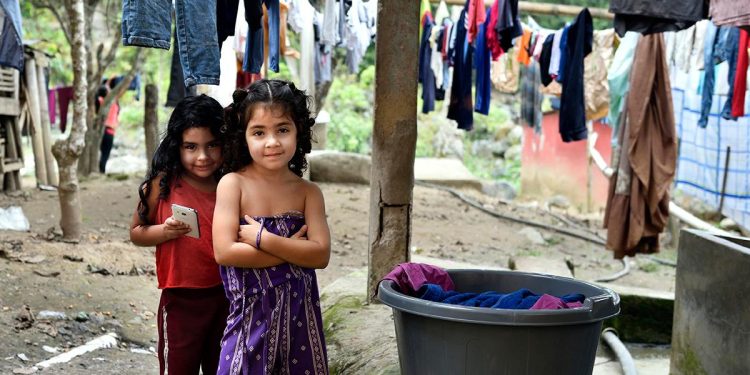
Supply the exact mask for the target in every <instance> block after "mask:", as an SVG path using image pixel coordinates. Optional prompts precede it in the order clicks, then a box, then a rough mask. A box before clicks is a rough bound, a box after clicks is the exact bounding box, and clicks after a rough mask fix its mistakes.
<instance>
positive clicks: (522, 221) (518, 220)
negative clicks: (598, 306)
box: [416, 181, 607, 246]
mask: <svg viewBox="0 0 750 375" xmlns="http://www.w3.org/2000/svg"><path fill="white" fill-rule="evenodd" d="M416 184H417V185H421V186H425V187H429V188H433V189H438V190H442V191H446V192H448V193H451V194H452V195H453V196H455V197H457V198H458V199H460V200H462V201H463V202H464V203H466V204H468V205H470V206H472V207H474V208H476V209H478V210H480V211H482V212H484V213H486V214H488V215H490V216H494V217H496V218H500V219H505V220H510V221H514V222H516V223H520V224H525V225H529V226H532V227H537V228H542V229H546V230H551V231H553V232H557V233H561V234H564V235H567V236H571V237H575V238H578V239H581V240H584V241H588V242H591V243H595V244H597V245H602V246H605V245H606V244H607V242H606V241H605V240H604V239H602V238H599V237H592V236H591V235H589V234H587V233H581V232H579V231H575V230H571V229H567V228H558V227H554V226H551V225H547V224H543V223H538V222H536V221H531V220H526V219H521V218H517V217H512V216H508V215H503V214H501V213H499V212H496V211H492V210H489V209H487V208H484V207H483V206H482V205H481V204H479V203H477V202H475V201H474V200H472V199H471V198H468V197H466V196H465V195H463V194H462V193H460V192H458V191H456V190H454V189H451V188H448V187H444V186H439V185H434V184H430V183H427V182H422V181H417V182H416Z"/></svg>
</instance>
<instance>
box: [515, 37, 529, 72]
mask: <svg viewBox="0 0 750 375" xmlns="http://www.w3.org/2000/svg"><path fill="white" fill-rule="evenodd" d="M531 34H532V32H531V29H525V30H524V31H523V34H521V40H519V42H518V46H516V51H517V54H516V59H518V62H520V63H521V65H529V62H530V61H531V60H530V59H531V56H530V55H529V43H531Z"/></svg>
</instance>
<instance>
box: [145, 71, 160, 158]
mask: <svg viewBox="0 0 750 375" xmlns="http://www.w3.org/2000/svg"><path fill="white" fill-rule="evenodd" d="M144 96H145V97H146V100H145V102H146V103H145V106H146V109H145V115H144V116H143V131H144V133H145V136H146V169H148V168H151V158H153V157H154V152H156V146H157V145H158V144H159V130H158V126H159V111H158V108H157V107H158V105H159V88H158V87H157V86H156V85H155V84H153V83H149V84H147V85H146V90H145V95H144Z"/></svg>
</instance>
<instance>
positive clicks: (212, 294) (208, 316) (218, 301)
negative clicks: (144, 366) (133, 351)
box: [157, 285, 229, 375]
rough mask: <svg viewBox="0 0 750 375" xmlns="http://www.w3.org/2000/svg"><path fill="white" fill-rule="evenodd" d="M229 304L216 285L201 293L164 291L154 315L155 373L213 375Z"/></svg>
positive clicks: (193, 291)
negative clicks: (156, 316) (155, 315)
mask: <svg viewBox="0 0 750 375" xmlns="http://www.w3.org/2000/svg"><path fill="white" fill-rule="evenodd" d="M228 313H229V301H227V297H226V295H225V294H224V288H223V287H222V286H221V285H219V286H216V287H213V288H205V289H185V288H168V289H163V290H162V292H161V300H160V301H159V312H158V320H157V322H158V330H159V373H160V374H162V375H164V374H175V375H183V374H187V375H191V374H195V375H198V373H199V369H202V370H203V374H215V373H216V369H217V367H218V364H219V355H220V353H221V347H220V342H221V337H222V335H223V334H224V327H225V326H226V321H227V315H228Z"/></svg>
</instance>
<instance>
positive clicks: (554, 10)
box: [430, 0, 615, 20]
mask: <svg viewBox="0 0 750 375" xmlns="http://www.w3.org/2000/svg"><path fill="white" fill-rule="evenodd" d="M440 1H445V3H446V4H447V5H464V4H466V0H430V2H431V3H439V2H440ZM485 5H487V6H492V0H485ZM518 9H519V10H520V11H521V12H525V13H534V14H550V15H564V16H577V15H578V13H581V11H582V10H583V7H580V6H575V5H563V4H549V3H532V2H530V1H519V2H518ZM589 12H590V13H591V17H594V18H602V19H607V20H612V19H614V18H615V15H614V14H612V13H610V12H609V10H608V9H604V8H589Z"/></svg>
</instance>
